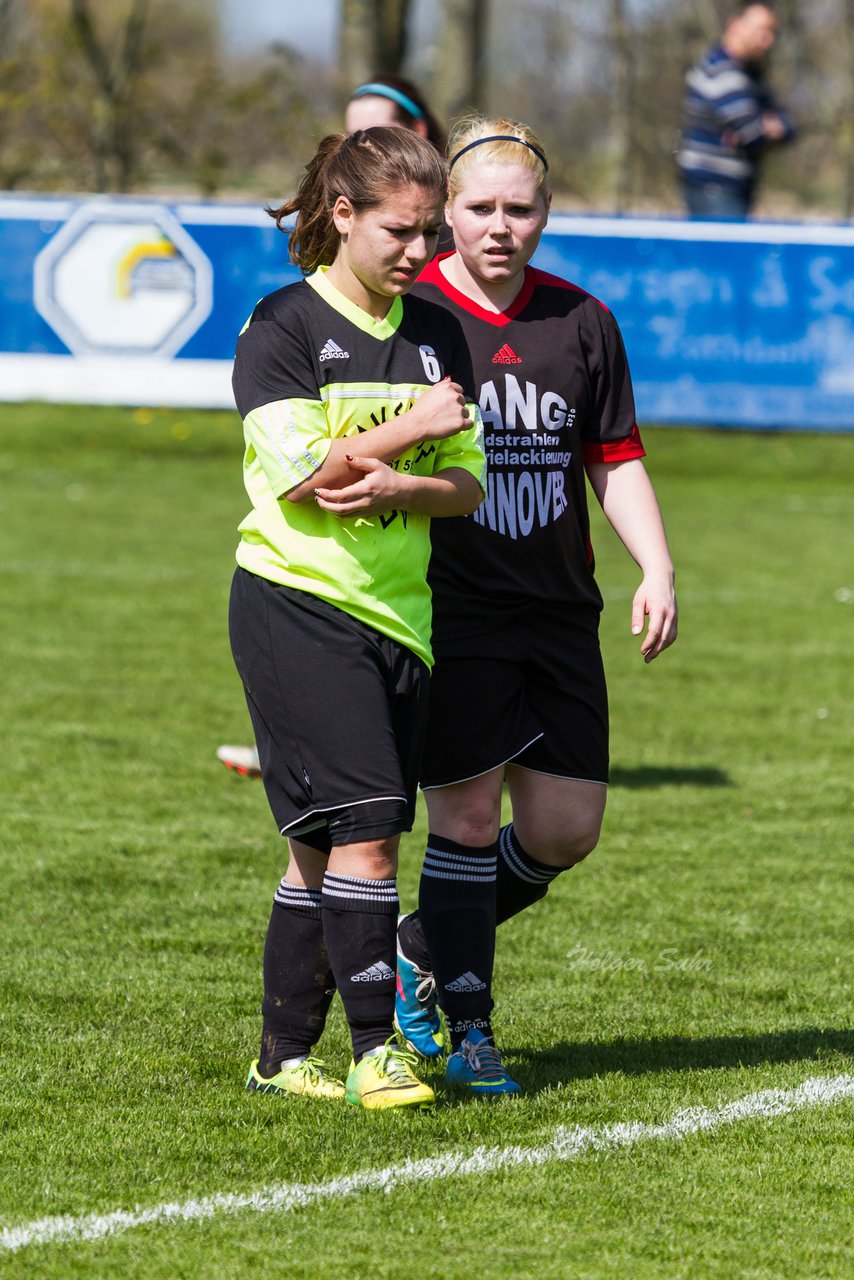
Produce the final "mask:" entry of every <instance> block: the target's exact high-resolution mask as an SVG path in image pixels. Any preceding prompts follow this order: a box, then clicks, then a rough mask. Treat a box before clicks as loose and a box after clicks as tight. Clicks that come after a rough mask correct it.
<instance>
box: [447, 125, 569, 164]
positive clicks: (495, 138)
mask: <svg viewBox="0 0 854 1280" xmlns="http://www.w3.org/2000/svg"><path fill="white" fill-rule="evenodd" d="M484 142H518V143H519V146H520V147H527V148H528V150H529V151H533V153H534V155H535V156H536V157H537V159H538V160H539V161H540V163H541V164H542V166H543V168H544V169H545V171H546V173H548V171H549V162H548V160H547V159H546V157H545V156H544V155H543V153H542V151H540V149H539V147H535V146H534V145H533V143H531V142H526V141H525V139H524V138H517V137H516V135H515V134H513V133H495V134H492V135H490V137H488V138H475V140H474V142H470V143H468V145H467V146H465V147H461V148H460V150H459V151H458V152H457V154H456V155H455V156H454V158H453V160H452V161H451V162H450V164H449V165H448V172H449V173H450V172H451V170H452V169H453V167H454V165H455V164H456V163H457V161H458V160H459V158H460V156H464V155H465V153H466V152H467V151H471V149H472V147H479V146H480V145H481V144H482V143H484Z"/></svg>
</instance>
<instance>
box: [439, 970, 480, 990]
mask: <svg viewBox="0 0 854 1280" xmlns="http://www.w3.org/2000/svg"><path fill="white" fill-rule="evenodd" d="M445 990H446V991H485V990H486V983H485V982H481V980H480V978H479V977H478V976H477V974H476V973H472V971H471V970H470V969H469V971H468V973H461V974H460V976H459V977H458V978H454V981H453V982H446V983H445Z"/></svg>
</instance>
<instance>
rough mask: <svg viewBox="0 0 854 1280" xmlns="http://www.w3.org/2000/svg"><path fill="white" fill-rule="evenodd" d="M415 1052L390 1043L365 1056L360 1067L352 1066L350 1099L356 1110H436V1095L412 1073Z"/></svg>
mask: <svg viewBox="0 0 854 1280" xmlns="http://www.w3.org/2000/svg"><path fill="white" fill-rule="evenodd" d="M415 1062H416V1057H415V1054H414V1053H410V1052H409V1051H408V1050H407V1049H401V1048H400V1047H399V1046H398V1044H397V1043H396V1041H395V1040H389V1041H387V1042H386V1044H384V1045H380V1047H379V1048H378V1049H373V1050H372V1051H371V1052H370V1053H367V1054H365V1056H364V1058H362V1061H361V1062H360V1063H359V1065H358V1066H355V1065H354V1064H353V1063H351V1064H350V1074H349V1075H348V1077H347V1085H346V1090H347V1092H346V1095H345V1096H346V1098H347V1101H348V1102H349V1103H352V1105H353V1106H354V1107H364V1108H365V1110H366V1111H379V1110H381V1109H384V1108H386V1107H432V1106H433V1104H434V1102H435V1101H436V1095H435V1094H434V1093H433V1090H432V1089H431V1088H430V1086H429V1085H426V1084H423V1083H422V1081H421V1080H419V1079H418V1077H417V1076H416V1075H415V1072H414V1071H413V1070H412V1068H413V1067H414V1065H415Z"/></svg>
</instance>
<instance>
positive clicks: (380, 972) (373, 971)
mask: <svg viewBox="0 0 854 1280" xmlns="http://www.w3.org/2000/svg"><path fill="white" fill-rule="evenodd" d="M393 977H394V969H390V968H389V967H388V965H387V964H386V962H385V961H384V960H378V961H377V963H376V964H372V965H371V966H370V967H369V968H367V969H363V970H362V972H361V973H354V974H353V976H352V978H351V979H350V981H351V982H385V981H386V979H387V978H393Z"/></svg>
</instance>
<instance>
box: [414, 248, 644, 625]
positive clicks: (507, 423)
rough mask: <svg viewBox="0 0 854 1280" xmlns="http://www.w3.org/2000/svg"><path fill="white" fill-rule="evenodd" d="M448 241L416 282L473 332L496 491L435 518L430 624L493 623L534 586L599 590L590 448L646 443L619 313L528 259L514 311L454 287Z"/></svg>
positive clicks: (613, 449)
mask: <svg viewBox="0 0 854 1280" xmlns="http://www.w3.org/2000/svg"><path fill="white" fill-rule="evenodd" d="M447 256H448V255H442V256H441V257H438V258H436V259H434V260H433V262H431V263H430V264H429V265H428V266H427V267H426V268H425V270H424V271H423V273H422V275H421V276H420V278H419V280H418V283H417V284H416V285H415V288H414V290H413V292H414V293H416V294H418V295H419V296H421V297H422V298H425V299H428V300H429V301H431V302H436V303H438V304H439V305H441V306H445V307H447V308H448V309H449V310H450V311H452V312H453V314H454V315H456V316H457V317H458V318H459V320H460V322H461V324H462V326H463V331H464V333H465V336H466V341H467V342H468V345H469V350H470V352H471V357H472V364H473V367H474V376H475V383H476V386H477V392H476V394H477V398H478V402H479V404H480V409H481V414H482V417H483V429H484V439H485V444H486V456H487V462H488V475H487V486H488V487H487V495H486V498H485V500H484V502H483V503H482V505H481V506H480V507H479V508H478V510H477V511H476V512H475V513H474V515H471V516H465V517H457V518H453V519H449V520H443V521H440V522H439V521H437V522H436V523H434V526H433V529H432V543H433V556H432V560H431V565H430V582H431V586H432V588H433V595H434V599H433V610H434V633H435V635H436V638H437V640H438V639H439V636H440V633H444V632H445V631H446V630H447V629H450V631H451V632H456V633H462V632H463V631H470V630H475V631H477V630H486V629H487V628H489V627H491V626H493V625H494V623H495V621H496V616H497V615H498V616H500V615H501V613H502V612H505V613H506V612H507V611H508V610H510V611H513V610H515V609H517V608H523V607H525V606H526V605H529V604H530V602H531V601H532V600H548V601H551V602H559V601H564V602H566V603H579V604H581V603H583V604H593V605H595V606H596V607H597V608H600V609H601V607H602V597H601V595H600V593H599V588H598V587H597V585H596V581H595V578H594V575H593V571H594V559H593V550H592V547H591V543H590V522H589V514H588V508H587V489H586V483H585V475H584V464H585V463H586V462H621V461H626V460H628V459H631V458H640V457H643V455H644V449H643V445H642V443H641V439H640V435H639V433H638V429H637V424H636V422H635V407H634V397H633V394H632V386H631V378H630V375H629V368H628V363H627V360H626V354H625V349H624V347H623V341H622V337H621V335H620V331H619V328H618V326H617V322H616V321H615V319H614V317H613V316H612V315H611V313H610V311H609V310H608V309H607V307H605V306H603V305H602V303H600V302H598V301H597V299H596V298H594V297H593V296H592V295H591V294H589V293H586V292H585V291H584V290H583V289H580V288H578V287H577V286H576V285H573V284H570V283H568V282H567V281H565V280H561V279H560V278H559V277H558V276H553V275H548V274H547V273H546V272H543V271H539V270H537V269H535V268H533V267H528V268H527V269H526V271H525V280H524V283H523V285H522V289H521V290H520V292H519V294H518V295H517V296H516V298H515V299H514V301H513V303H512V304H511V305H510V307H508V309H507V310H506V311H503V312H500V313H494V312H491V311H486V310H485V309H484V308H482V307H480V306H479V305H478V304H477V303H476V302H473V301H471V300H470V299H469V298H467V297H466V296H465V295H464V294H462V293H460V292H459V290H457V289H455V288H454V287H453V285H451V284H450V283H449V282H448V281H447V280H446V279H445V277H444V276H443V274H442V271H441V262H442V260H443V257H447Z"/></svg>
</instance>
